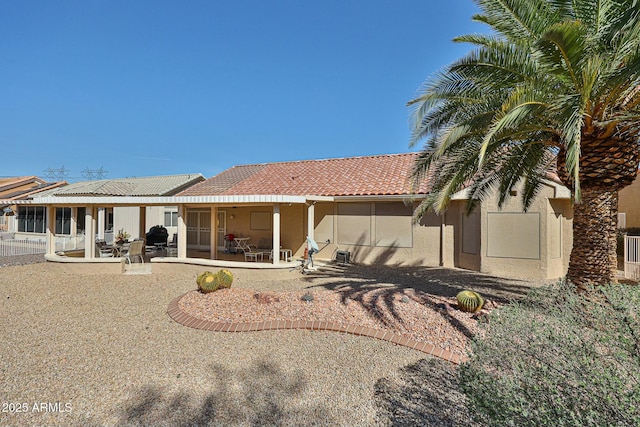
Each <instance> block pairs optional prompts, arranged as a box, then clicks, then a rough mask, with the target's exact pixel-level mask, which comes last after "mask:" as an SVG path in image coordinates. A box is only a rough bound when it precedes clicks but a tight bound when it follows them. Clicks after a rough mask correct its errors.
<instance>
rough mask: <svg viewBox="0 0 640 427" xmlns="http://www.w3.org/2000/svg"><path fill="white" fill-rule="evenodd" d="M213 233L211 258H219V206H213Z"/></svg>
mask: <svg viewBox="0 0 640 427" xmlns="http://www.w3.org/2000/svg"><path fill="white" fill-rule="evenodd" d="M209 227H211V233H210V234H211V235H210V236H209V246H210V247H211V250H210V252H209V257H210V258H211V259H218V208H217V207H215V206H211V224H209Z"/></svg>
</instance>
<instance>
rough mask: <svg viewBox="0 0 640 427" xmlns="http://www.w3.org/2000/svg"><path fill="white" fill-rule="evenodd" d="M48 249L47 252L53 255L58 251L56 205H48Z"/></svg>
mask: <svg viewBox="0 0 640 427" xmlns="http://www.w3.org/2000/svg"><path fill="white" fill-rule="evenodd" d="M46 209H47V238H46V241H47V249H46V254H47V255H52V254H55V253H56V233H55V231H56V208H55V206H47V208H46Z"/></svg>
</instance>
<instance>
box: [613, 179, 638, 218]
mask: <svg viewBox="0 0 640 427" xmlns="http://www.w3.org/2000/svg"><path fill="white" fill-rule="evenodd" d="M618 212H620V213H624V214H625V215H626V227H627V228H629V227H640V178H636V180H635V181H633V183H632V184H631V185H629V186H627V187H625V188H623V189H622V190H620V192H619V193H618Z"/></svg>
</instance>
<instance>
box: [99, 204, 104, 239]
mask: <svg viewBox="0 0 640 427" xmlns="http://www.w3.org/2000/svg"><path fill="white" fill-rule="evenodd" d="M98 239H104V208H98Z"/></svg>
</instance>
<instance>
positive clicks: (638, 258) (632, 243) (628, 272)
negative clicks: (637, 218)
mask: <svg viewBox="0 0 640 427" xmlns="http://www.w3.org/2000/svg"><path fill="white" fill-rule="evenodd" d="M624 277H625V278H626V279H631V280H640V236H624Z"/></svg>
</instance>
